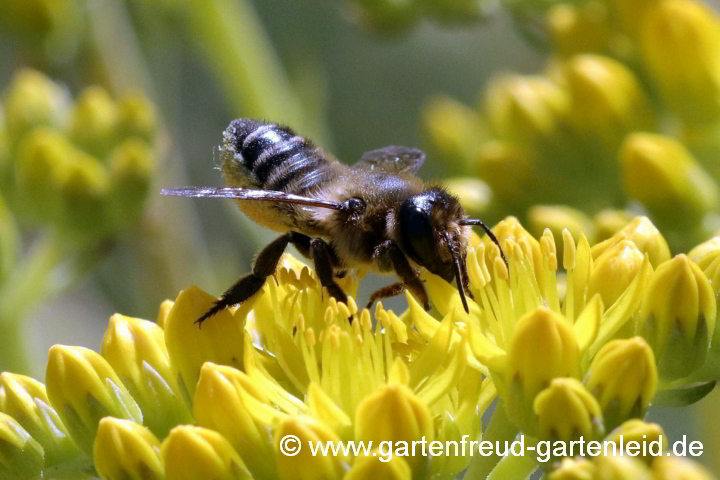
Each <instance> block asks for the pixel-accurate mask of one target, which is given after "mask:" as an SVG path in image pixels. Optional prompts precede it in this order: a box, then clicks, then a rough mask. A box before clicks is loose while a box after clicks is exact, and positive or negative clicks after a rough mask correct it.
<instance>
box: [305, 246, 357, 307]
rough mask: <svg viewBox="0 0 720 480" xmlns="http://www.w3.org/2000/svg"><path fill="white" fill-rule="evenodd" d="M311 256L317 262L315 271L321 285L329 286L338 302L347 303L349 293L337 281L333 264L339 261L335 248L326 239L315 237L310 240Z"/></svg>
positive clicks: (328, 289)
mask: <svg viewBox="0 0 720 480" xmlns="http://www.w3.org/2000/svg"><path fill="white" fill-rule="evenodd" d="M309 250H310V258H312V260H313V262H314V263H315V273H316V274H317V276H318V279H320V285H322V286H323V287H325V288H327V291H328V293H329V294H330V295H332V296H333V298H335V300H337V301H338V302H343V303H347V301H348V299H347V295H346V294H345V292H343V290H342V288H340V285H338V284H337V282H336V281H335V277H334V274H333V266H334V265H336V264H337V263H338V260H337V255H336V254H335V250H333V247H332V246H330V245H329V244H328V243H327V242H325V241H324V240H321V239H319V238H313V239H312V240H310V249H309Z"/></svg>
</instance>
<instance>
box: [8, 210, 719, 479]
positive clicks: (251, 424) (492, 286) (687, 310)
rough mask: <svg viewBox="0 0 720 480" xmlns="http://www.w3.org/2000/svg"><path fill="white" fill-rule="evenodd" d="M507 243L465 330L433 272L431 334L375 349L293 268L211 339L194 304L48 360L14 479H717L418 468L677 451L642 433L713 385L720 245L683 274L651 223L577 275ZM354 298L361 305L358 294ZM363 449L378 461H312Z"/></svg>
mask: <svg viewBox="0 0 720 480" xmlns="http://www.w3.org/2000/svg"><path fill="white" fill-rule="evenodd" d="M494 232H495V234H496V235H497V237H498V239H499V240H500V242H501V244H502V245H503V249H504V251H505V253H506V255H507V257H508V260H509V262H508V263H509V266H506V264H505V263H504V262H503V260H502V259H501V258H500V255H499V250H498V248H497V247H496V246H495V245H494V244H493V243H492V242H490V241H489V240H488V239H487V238H486V239H480V238H479V237H477V236H473V238H472V239H471V242H470V244H471V248H470V250H469V253H468V258H467V263H468V273H469V276H470V285H471V287H470V293H472V299H468V302H469V307H470V313H465V310H464V308H463V307H462V304H461V300H460V297H459V294H458V291H457V290H456V289H455V288H454V287H453V286H451V285H450V284H448V283H446V282H445V281H444V280H442V279H441V278H440V277H437V276H434V275H432V274H429V273H427V272H424V273H423V277H424V280H425V285H426V287H427V289H428V293H429V296H430V299H431V302H432V304H433V307H434V309H433V311H432V313H428V312H426V311H425V310H424V309H423V308H422V306H421V305H419V304H418V302H417V301H416V300H415V299H414V298H413V297H412V296H410V295H408V296H407V299H408V303H409V308H408V310H407V311H405V312H404V313H402V315H399V316H398V315H397V314H395V313H394V312H392V311H389V310H385V309H384V308H383V306H382V305H381V304H378V305H377V308H376V310H375V312H374V318H375V323H376V325H375V327H373V322H372V320H371V314H370V312H369V311H368V310H362V311H358V309H357V307H356V305H355V302H354V300H353V298H352V296H351V297H349V302H348V304H347V305H345V304H342V303H337V302H336V301H335V300H334V299H333V298H331V297H330V296H329V295H327V293H326V292H324V291H323V289H322V288H321V286H320V284H319V282H318V280H317V278H316V277H315V274H314V273H313V272H311V271H310V270H309V269H308V267H306V266H304V265H303V264H302V263H301V262H299V261H297V260H295V259H293V258H292V257H290V256H286V257H284V259H283V261H282V263H281V265H280V266H279V268H278V270H277V272H276V274H275V275H274V276H273V277H271V278H270V279H269V280H268V282H267V283H266V285H265V286H264V288H263V290H262V291H261V292H260V293H258V294H257V295H256V296H254V297H253V298H252V299H250V300H249V301H247V302H246V303H244V304H242V305H240V306H238V307H235V308H231V309H228V310H224V311H222V312H220V313H219V314H218V315H216V316H215V317H213V318H211V319H210V320H208V321H207V322H205V323H203V325H202V328H199V327H198V326H197V325H195V324H194V321H195V319H197V318H198V317H199V316H200V315H201V314H202V313H204V312H205V311H206V310H207V309H208V308H209V307H210V306H211V305H212V304H213V302H214V301H215V300H216V299H215V298H214V297H212V296H211V295H208V294H207V293H204V292H203V291H201V290H200V289H198V288H196V287H190V288H188V289H186V290H184V291H183V292H181V293H180V295H179V296H178V297H177V298H176V300H175V301H174V302H172V301H166V302H164V303H163V304H162V305H161V307H160V310H159V313H158V316H157V319H156V321H155V322H150V321H147V320H140V319H136V318H129V317H125V316H122V315H114V316H113V317H112V318H111V319H110V323H109V326H108V330H107V332H106V334H105V338H104V340H103V344H102V348H101V350H100V353H96V352H93V351H91V350H88V349H85V348H81V347H67V346H61V345H56V346H54V347H52V348H51V350H50V354H49V360H48V365H47V370H46V379H45V385H43V384H41V383H39V382H37V381H35V380H32V379H29V378H27V377H23V376H21V375H16V374H12V373H3V374H2V375H0V439H1V440H0V477H2V478H6V476H11V478H18V479H31V478H37V477H38V476H39V475H40V474H42V475H43V476H44V477H60V476H67V475H70V474H72V473H75V474H76V475H83V474H90V473H93V472H96V473H97V474H98V475H99V476H101V477H102V478H104V479H106V480H116V479H117V480H120V479H123V480H125V479H137V480H140V479H164V478H167V479H168V480H173V479H194V478H217V479H240V478H248V479H249V478H255V479H283V480H285V479H288V480H289V479H297V478H303V479H305V478H309V479H341V478H343V479H347V480H358V479H367V478H375V477H377V478H384V479H385V478H386V479H394V480H409V479H424V478H448V479H450V478H456V477H457V475H458V474H459V473H460V472H462V471H464V470H466V469H467V474H466V477H465V478H485V476H486V475H487V474H489V473H490V472H491V471H493V469H497V470H496V471H494V473H495V475H497V478H525V476H526V475H528V474H529V473H531V472H532V471H533V470H535V469H538V468H544V469H545V470H546V472H547V473H548V474H549V475H550V478H552V479H564V478H587V479H593V478H598V479H601V478H650V476H651V475H652V476H653V478H659V479H664V478H676V477H673V475H679V474H682V475H684V477H682V478H691V479H704V478H711V477H710V475H709V474H707V473H705V472H704V471H703V470H702V469H701V468H700V467H698V466H697V465H695V464H693V463H690V462H686V461H683V460H680V459H676V458H670V457H658V458H655V457H651V456H647V457H643V458H628V457H621V456H618V457H613V456H606V457H599V458H595V459H590V458H588V459H583V458H580V457H578V456H577V455H576V454H568V453H563V452H560V453H558V452H557V451H553V452H552V454H551V456H552V461H549V462H547V463H536V462H535V461H534V460H532V461H528V459H523V460H521V461H519V463H515V462H516V460H514V459H515V458H516V457H512V456H508V457H505V458H503V459H502V460H500V461H499V463H498V460H499V458H496V459H495V463H492V461H491V460H489V459H488V457H480V456H479V455H478V456H472V455H471V452H470V449H467V450H466V449H462V450H460V451H459V450H458V449H457V448H456V449H453V448H449V449H448V450H447V451H446V452H445V453H444V454H443V455H439V456H432V455H424V456H423V455H420V454H419V452H418V453H417V454H415V455H409V454H408V451H407V447H404V448H405V450H403V447H402V445H412V444H413V442H422V441H425V442H433V441H439V442H445V443H443V445H452V444H455V445H460V444H461V442H462V441H463V440H468V439H469V440H481V439H484V440H488V441H490V440H497V439H498V438H493V435H494V433H493V432H498V431H505V432H507V433H508V434H509V437H510V439H512V437H514V435H515V434H516V433H517V432H523V433H524V434H525V435H526V438H527V441H529V442H540V441H553V442H571V441H573V440H577V439H578V438H580V437H582V438H584V439H585V440H586V441H590V440H602V439H604V440H606V441H608V442H616V443H617V442H621V441H622V440H620V438H621V436H622V437H623V438H624V439H625V441H628V440H632V439H647V440H648V441H653V440H659V441H660V444H662V448H663V449H666V446H667V445H666V442H667V438H666V437H665V436H664V433H663V431H662V429H661V428H660V427H659V426H657V425H653V424H648V423H645V422H643V421H642V418H643V416H644V414H645V412H646V410H647V408H648V407H649V406H650V404H651V402H656V403H663V402H665V403H668V404H674V405H681V404H687V403H690V402H692V401H695V400H697V399H698V398H700V397H701V396H703V395H704V394H706V393H707V392H708V387H707V385H708V384H709V385H710V388H712V385H714V383H713V382H712V379H714V378H717V373H718V372H717V368H716V367H717V365H718V362H717V359H718V351H717V350H718V347H717V345H718V342H717V339H716V338H715V337H717V336H718V334H717V333H716V332H717V329H716V328H715V322H716V314H717V311H716V300H715V298H716V291H717V289H718V288H720V287H719V285H720V283H718V282H714V281H713V280H714V277H715V275H716V270H717V268H715V265H716V264H717V263H718V262H716V261H715V258H716V257H717V256H718V255H720V240H718V239H717V238H716V239H714V240H712V241H710V242H707V243H705V244H703V245H700V246H698V247H697V248H696V249H694V250H693V251H692V252H690V254H689V256H686V255H678V256H676V257H674V258H670V253H669V250H668V247H667V243H666V241H665V239H664V238H663V237H662V235H661V234H660V233H659V232H658V230H657V229H656V228H655V227H654V226H653V225H652V223H650V221H649V220H648V219H647V218H643V217H639V218H637V219H635V220H633V221H632V222H631V223H629V224H628V225H627V226H626V227H624V228H623V229H621V230H620V231H619V232H618V233H617V234H615V235H614V236H613V237H611V238H610V239H608V240H607V241H605V242H602V243H599V244H596V245H594V246H592V247H591V246H590V244H589V242H588V241H587V239H586V238H585V237H584V236H583V235H582V234H581V235H580V239H579V240H578V241H575V240H574V239H573V238H572V235H571V234H570V232H569V230H564V231H563V232H562V241H563V245H564V251H563V258H562V259H561V260H562V262H561V263H560V261H559V259H558V258H557V248H556V243H555V240H554V238H553V235H552V233H551V232H550V231H549V230H546V231H545V233H544V234H543V235H542V236H541V237H540V238H539V239H536V238H534V237H532V236H531V235H530V234H529V233H528V232H527V231H526V230H524V229H523V227H522V226H521V225H520V224H519V223H518V222H517V220H516V219H514V218H512V217H510V218H508V219H506V220H504V221H502V222H500V223H499V224H498V225H496V226H495V227H494ZM560 267H563V268H564V269H565V271H566V274H563V273H562V272H558V269H559V268H560ZM341 281H342V282H343V285H342V286H343V288H344V289H345V290H346V291H347V292H348V293H349V294H351V295H354V293H355V289H356V286H357V282H358V278H356V277H354V276H349V277H347V278H344V279H342V280H341ZM473 299H474V300H473ZM713 339H715V341H712V340H713ZM496 398H497V399H498V401H497V402H495V405H496V406H495V412H494V414H493V416H492V420H491V422H490V425H489V426H488V427H487V429H485V431H483V415H484V414H485V413H486V412H487V411H488V410H489V409H490V406H491V403H493V400H495V399H496ZM502 422H505V425H499V424H500V423H502ZM287 435H292V436H294V438H296V439H297V440H298V441H299V444H300V445H301V448H300V452H299V453H298V454H297V455H295V456H288V455H284V454H283V453H282V452H283V450H282V449H283V443H282V442H283V438H285V437H286V436H287ZM350 441H356V442H365V445H368V446H369V442H373V444H372V445H373V446H374V447H373V449H372V450H368V451H365V452H363V451H357V450H356V451H352V450H345V451H343V452H338V453H337V454H335V455H314V454H313V453H312V452H311V450H310V449H309V448H303V446H307V445H308V442H316V443H317V444H324V445H328V444H330V443H333V444H335V445H339V444H340V442H345V444H348V442H350ZM383 442H385V443H386V444H387V442H393V444H392V445H394V446H395V448H396V450H395V452H394V453H395V455H392V454H391V453H393V452H388V451H384V450H382V444H383ZM398 446H400V447H398ZM663 451H665V450H663ZM475 453H476V454H477V452H475ZM487 462H490V463H487ZM650 472H652V473H650ZM493 478H495V477H493Z"/></svg>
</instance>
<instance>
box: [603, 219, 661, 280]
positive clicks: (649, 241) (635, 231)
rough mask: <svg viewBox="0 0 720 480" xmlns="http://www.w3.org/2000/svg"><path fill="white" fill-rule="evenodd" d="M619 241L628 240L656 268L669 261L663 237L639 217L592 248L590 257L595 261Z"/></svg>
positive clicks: (645, 220)
mask: <svg viewBox="0 0 720 480" xmlns="http://www.w3.org/2000/svg"><path fill="white" fill-rule="evenodd" d="M621 240H630V241H631V242H633V243H634V244H635V246H636V247H637V248H638V250H640V252H642V253H647V255H648V257H650V264H651V265H652V266H653V267H654V268H657V267H658V266H659V265H660V264H661V263H663V262H665V261H667V260H670V247H669V246H668V243H667V241H666V240H665V237H663V236H662V233H660V231H659V230H658V229H657V228H656V227H655V225H653V223H652V222H651V221H650V219H649V218H647V217H644V216H639V217H635V218H633V219H632V220H631V221H629V222H626V224H625V225H624V226H623V227H622V228H621V229H619V230H618V231H617V232H616V233H615V234H613V236H612V237H611V238H610V239H608V240H606V241H604V242H600V243H598V244H596V245H593V247H592V250H591V251H592V255H593V258H594V259H595V260H597V259H598V257H600V255H602V254H603V253H605V252H606V251H607V250H608V249H609V248H610V247H612V246H614V245H615V244H617V243H618V242H620V241H621Z"/></svg>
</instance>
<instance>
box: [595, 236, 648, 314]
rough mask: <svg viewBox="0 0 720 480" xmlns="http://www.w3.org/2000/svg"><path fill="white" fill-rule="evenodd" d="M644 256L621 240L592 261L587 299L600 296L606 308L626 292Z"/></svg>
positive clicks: (630, 244) (627, 241)
mask: <svg viewBox="0 0 720 480" xmlns="http://www.w3.org/2000/svg"><path fill="white" fill-rule="evenodd" d="M644 258H645V256H644V255H643V253H642V252H641V251H640V249H638V248H637V246H636V245H635V244H634V243H633V242H631V241H629V240H621V241H619V242H617V243H615V244H614V245H612V246H611V247H610V248H608V249H607V250H606V251H605V252H603V253H602V255H599V256H598V257H597V259H595V261H594V266H593V269H592V273H591V274H590V284H589V285H588V292H587V298H592V296H593V295H595V294H596V293H599V294H600V297H601V298H602V301H603V305H605V306H606V308H610V306H611V305H612V304H613V303H615V301H616V300H617V299H618V298H620V296H621V295H622V294H623V293H624V292H625V290H627V288H628V287H629V286H630V284H631V283H632V281H633V280H634V279H635V276H636V275H637V274H638V272H639V271H640V269H641V267H642V265H643V260H644Z"/></svg>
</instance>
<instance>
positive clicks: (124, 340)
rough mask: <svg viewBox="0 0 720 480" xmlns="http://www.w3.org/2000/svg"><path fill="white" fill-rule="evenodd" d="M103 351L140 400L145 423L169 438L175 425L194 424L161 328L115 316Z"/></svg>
mask: <svg viewBox="0 0 720 480" xmlns="http://www.w3.org/2000/svg"><path fill="white" fill-rule="evenodd" d="M101 353H102V355H103V357H105V359H106V360H107V361H108V363H109V364H110V366H111V367H112V368H113V370H115V372H116V373H117V375H118V377H119V378H120V379H121V380H122V382H123V383H124V384H125V385H126V386H127V388H128V390H129V391H130V393H131V394H132V396H133V398H135V400H136V401H137V402H138V405H139V406H140V409H141V410H142V412H143V417H144V419H145V425H146V426H147V427H148V428H150V430H151V431H152V432H153V433H155V434H156V435H157V436H158V437H160V438H164V437H166V436H167V434H168V432H169V431H170V429H171V428H172V427H174V426H175V425H178V424H180V423H192V417H191V415H190V411H189V409H188V407H187V405H186V403H185V398H183V396H182V393H181V391H180V388H179V386H178V384H177V379H176V378H175V376H174V375H173V372H172V368H171V367H170V358H169V357H168V353H167V348H166V347H165V335H164V334H163V330H162V329H161V328H160V327H158V326H157V325H155V324H154V323H153V322H148V321H146V320H140V319H137V318H130V317H125V316H122V315H119V314H116V315H113V316H112V317H110V323H109V325H108V329H107V331H106V332H105V338H104V339H103V346H102V350H101Z"/></svg>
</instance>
